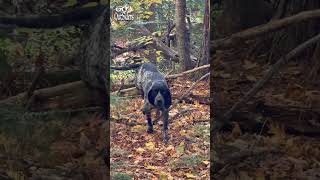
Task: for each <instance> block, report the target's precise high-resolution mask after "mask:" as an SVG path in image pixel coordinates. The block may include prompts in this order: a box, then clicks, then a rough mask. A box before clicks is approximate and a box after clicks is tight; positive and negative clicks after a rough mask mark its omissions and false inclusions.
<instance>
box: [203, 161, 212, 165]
mask: <svg viewBox="0 0 320 180" xmlns="http://www.w3.org/2000/svg"><path fill="white" fill-rule="evenodd" d="M202 162H203V164H205V165H208V164H210V162H209V161H202Z"/></svg>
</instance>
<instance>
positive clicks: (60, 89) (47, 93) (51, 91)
mask: <svg viewBox="0 0 320 180" xmlns="http://www.w3.org/2000/svg"><path fill="white" fill-rule="evenodd" d="M84 87H86V85H85V83H83V82H82V81H76V82H72V83H67V84H63V85H59V86H55V87H50V88H44V89H39V90H35V91H34V92H33V96H35V97H39V98H41V99H47V98H50V97H55V96H59V95H63V94H66V93H71V92H73V91H75V90H76V89H80V88H84ZM26 95H27V93H26V92H23V93H20V94H18V95H16V96H12V97H9V98H7V99H4V100H2V101H0V104H14V103H15V102H17V101H18V100H20V99H23V98H25V97H26Z"/></svg>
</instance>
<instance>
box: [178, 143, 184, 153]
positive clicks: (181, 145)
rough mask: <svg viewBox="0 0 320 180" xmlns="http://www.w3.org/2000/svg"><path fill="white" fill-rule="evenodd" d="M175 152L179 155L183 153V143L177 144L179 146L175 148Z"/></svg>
mask: <svg viewBox="0 0 320 180" xmlns="http://www.w3.org/2000/svg"><path fill="white" fill-rule="evenodd" d="M177 152H178V153H179V154H182V153H184V142H181V143H180V144H179V146H178V147H177Z"/></svg>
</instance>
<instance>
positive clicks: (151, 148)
mask: <svg viewBox="0 0 320 180" xmlns="http://www.w3.org/2000/svg"><path fill="white" fill-rule="evenodd" d="M146 147H147V149H149V150H151V151H153V150H154V149H155V147H156V146H155V144H154V142H148V143H146Z"/></svg>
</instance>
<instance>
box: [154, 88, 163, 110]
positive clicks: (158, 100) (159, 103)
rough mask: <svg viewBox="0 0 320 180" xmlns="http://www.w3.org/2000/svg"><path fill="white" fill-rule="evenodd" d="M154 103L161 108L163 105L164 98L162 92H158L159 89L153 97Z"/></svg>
mask: <svg viewBox="0 0 320 180" xmlns="http://www.w3.org/2000/svg"><path fill="white" fill-rule="evenodd" d="M154 105H156V106H157V107H160V108H162V107H163V106H164V98H163V96H162V94H161V93H160V91H159V92H158V94H157V96H156V98H155V99H154Z"/></svg>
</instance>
